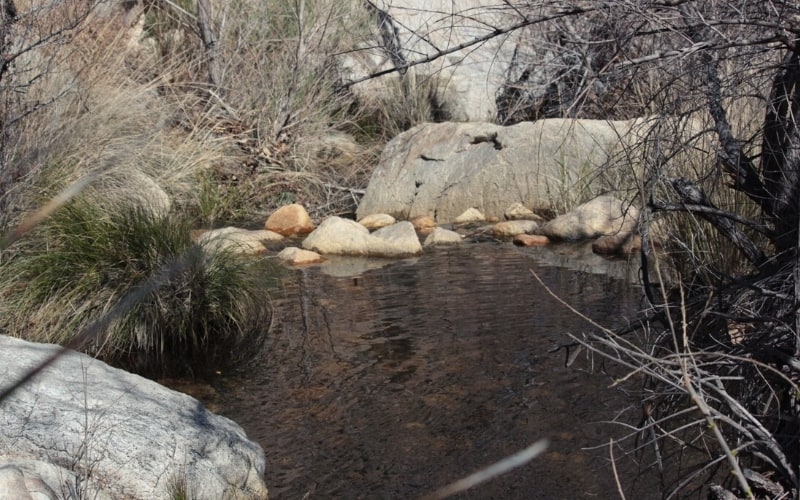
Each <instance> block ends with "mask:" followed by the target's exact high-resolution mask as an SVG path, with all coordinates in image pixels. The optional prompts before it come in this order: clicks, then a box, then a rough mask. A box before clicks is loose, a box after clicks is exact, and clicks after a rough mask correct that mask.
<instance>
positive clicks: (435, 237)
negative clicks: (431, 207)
mask: <svg viewBox="0 0 800 500" xmlns="http://www.w3.org/2000/svg"><path fill="white" fill-rule="evenodd" d="M463 241H464V238H463V237H462V236H461V235H460V234H458V233H457V232H455V231H450V230H449V229H444V228H442V227H437V228H434V230H433V231H432V232H431V234H429V235H428V237H427V238H425V243H424V244H423V245H424V246H426V247H429V246H435V245H453V244H458V243H462V242H463Z"/></svg>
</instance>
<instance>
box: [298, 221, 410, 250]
mask: <svg viewBox="0 0 800 500" xmlns="http://www.w3.org/2000/svg"><path fill="white" fill-rule="evenodd" d="M303 248H305V249H306V250H313V251H315V252H318V253H320V254H323V255H325V254H334V255H364V256H372V257H404V256H409V255H415V254H418V253H420V252H422V245H421V244H420V242H419V238H418V237H417V235H416V232H415V231H414V226H413V225H412V224H411V223H410V222H399V223H397V224H394V225H392V226H387V227H384V228H382V229H379V230H377V231H375V232H374V233H372V234H370V232H369V230H368V229H367V228H365V227H364V226H362V225H361V224H359V223H358V222H355V221H352V220H349V219H343V218H341V217H335V216H334V217H328V218H327V219H325V220H324V221H323V222H322V223H321V224H320V225H319V227H317V229H315V230H314V231H313V232H312V233H311V234H309V235H308V237H306V239H305V240H304V241H303Z"/></svg>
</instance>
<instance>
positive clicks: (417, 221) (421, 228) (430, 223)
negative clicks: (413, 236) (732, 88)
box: [410, 215, 436, 236]
mask: <svg viewBox="0 0 800 500" xmlns="http://www.w3.org/2000/svg"><path fill="white" fill-rule="evenodd" d="M410 222H411V224H412V225H413V226H414V229H416V230H417V232H418V233H419V234H421V235H423V236H426V235H429V234H431V232H433V230H434V228H435V227H436V221H435V220H433V217H430V216H428V215H418V216H416V217H414V218H413V219H411V221H410Z"/></svg>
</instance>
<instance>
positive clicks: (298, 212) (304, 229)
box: [264, 203, 314, 236]
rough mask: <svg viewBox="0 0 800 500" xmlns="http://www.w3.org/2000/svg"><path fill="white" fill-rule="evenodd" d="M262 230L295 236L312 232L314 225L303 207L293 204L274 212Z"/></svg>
mask: <svg viewBox="0 0 800 500" xmlns="http://www.w3.org/2000/svg"><path fill="white" fill-rule="evenodd" d="M264 228H265V229H267V230H268V231H273V232H276V233H278V234H282V235H283V236H295V235H298V234H308V233H310V232H311V231H313V230H314V223H313V222H312V221H311V217H309V215H308V212H306V209H305V207H303V205H300V204H297V203H295V204H292V205H286V206H283V207H281V208H279V209H277V210H275V212H273V214H272V215H270V216H269V218H268V219H267V222H266V224H265V225H264Z"/></svg>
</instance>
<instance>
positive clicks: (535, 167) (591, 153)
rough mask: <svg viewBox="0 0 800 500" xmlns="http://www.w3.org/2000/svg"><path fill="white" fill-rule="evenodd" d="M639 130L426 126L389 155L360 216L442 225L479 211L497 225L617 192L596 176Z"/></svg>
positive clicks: (578, 124) (393, 145)
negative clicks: (603, 191) (568, 198)
mask: <svg viewBox="0 0 800 500" xmlns="http://www.w3.org/2000/svg"><path fill="white" fill-rule="evenodd" d="M636 124H637V122H636V121H633V120H632V121H619V122H609V121H604V120H565V119H551V120H539V121H537V122H524V123H519V124H517V125H513V126H509V127H503V126H499V125H494V124H491V123H452V122H448V123H426V124H422V125H418V126H416V127H414V128H412V129H411V130H408V131H406V132H404V133H402V134H400V135H399V136H397V137H396V138H394V139H393V140H392V141H391V142H390V143H389V144H388V145H387V146H386V148H384V151H383V154H382V155H381V159H380V162H379V164H378V166H377V167H376V168H375V170H374V172H373V174H372V178H371V179H370V182H369V185H368V187H367V190H366V193H365V194H364V197H363V198H362V200H361V203H360V204H359V206H358V210H357V212H356V214H357V215H358V216H359V217H361V216H363V215H366V214H372V213H387V214H390V215H392V216H393V217H396V218H398V219H404V220H410V219H412V218H414V217H416V216H420V215H427V216H433V217H434V219H435V220H436V222H438V223H440V224H441V223H446V222H453V221H454V220H455V219H456V217H458V216H459V215H461V213H463V212H464V211H465V210H467V209H468V208H471V207H474V208H476V209H478V210H480V212H481V213H483V214H484V215H485V216H486V218H496V219H502V218H503V217H504V215H505V211H506V209H507V208H508V207H509V206H510V205H512V204H513V203H522V204H523V205H524V206H525V207H528V208H529V209H531V210H534V211H539V210H543V211H545V210H549V209H550V208H551V207H552V206H554V204H556V203H558V204H560V203H562V201H563V200H562V198H563V197H564V195H565V194H568V193H574V192H580V190H582V189H587V188H600V187H602V188H607V187H610V186H605V185H602V184H601V183H602V182H603V179H602V176H600V175H596V173H597V172H599V171H601V170H600V169H607V168H608V166H609V164H610V163H612V162H614V161H617V159H616V156H614V155H615V154H616V153H617V152H618V151H619V148H621V137H622V136H624V135H625V134H626V133H627V132H628V131H629V130H630V129H631V127H633V126H634V125H636ZM592 183H596V184H600V185H599V186H595V185H594V184H592ZM589 184H591V185H589Z"/></svg>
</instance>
